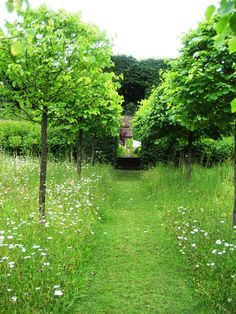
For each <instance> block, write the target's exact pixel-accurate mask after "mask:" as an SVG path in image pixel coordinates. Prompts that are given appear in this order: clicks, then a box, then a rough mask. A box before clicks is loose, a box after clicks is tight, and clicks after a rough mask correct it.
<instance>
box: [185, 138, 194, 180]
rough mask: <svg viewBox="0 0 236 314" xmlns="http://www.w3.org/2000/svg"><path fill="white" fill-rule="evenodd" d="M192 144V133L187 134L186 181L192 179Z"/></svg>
mask: <svg viewBox="0 0 236 314" xmlns="http://www.w3.org/2000/svg"><path fill="white" fill-rule="evenodd" d="M192 144H193V135H192V132H189V136H188V153H187V159H186V174H187V179H188V180H190V179H191V177H192Z"/></svg>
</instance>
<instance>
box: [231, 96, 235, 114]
mask: <svg viewBox="0 0 236 314" xmlns="http://www.w3.org/2000/svg"><path fill="white" fill-rule="evenodd" d="M230 104H231V111H232V113H235V112H236V98H234V99H233V100H232V101H231V103H230Z"/></svg>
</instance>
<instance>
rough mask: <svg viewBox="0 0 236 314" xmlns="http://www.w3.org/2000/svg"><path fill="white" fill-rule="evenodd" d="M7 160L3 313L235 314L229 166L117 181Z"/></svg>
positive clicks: (2, 187)
mask: <svg viewBox="0 0 236 314" xmlns="http://www.w3.org/2000/svg"><path fill="white" fill-rule="evenodd" d="M38 172H39V161H38V160H37V159H30V158H12V157H9V156H6V155H4V154H2V155H0V176H1V181H0V210H1V217H0V252H1V255H0V286H1V289H0V312H1V313H67V312H68V313H173V314H176V313H179V314H182V313H207V314H208V313H234V312H235V306H236V304H235V301H236V296H235V291H236V287H235V283H236V270H235V265H236V256H235V250H236V245H235V231H234V229H233V228H232V225H231V213H232V208H233V180H232V178H233V175H232V167H231V165H227V164H226V165H219V166H216V167H213V168H202V167H198V166H195V167H194V171H193V178H192V180H191V182H188V181H187V180H186V178H185V174H184V170H183V169H181V168H178V169H177V168H173V167H169V166H161V165H160V166H157V167H156V168H154V169H150V170H149V171H143V172H121V171H120V172H117V171H115V170H113V169H112V168H111V167H110V166H105V165H102V166H101V165H96V166H95V167H89V166H84V168H83V175H82V177H81V178H78V176H77V173H76V167H75V165H74V164H73V163H68V162H61V163H56V162H49V166H48V183H47V188H48V190H47V216H46V223H45V224H42V223H39V214H38V209H37V208H38V206H37V198H38Z"/></svg>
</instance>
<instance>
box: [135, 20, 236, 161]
mask: <svg viewBox="0 0 236 314" xmlns="http://www.w3.org/2000/svg"><path fill="white" fill-rule="evenodd" d="M215 34H216V32H215V30H214V27H213V25H212V22H204V23H201V24H199V27H198V28H197V30H195V31H191V32H190V33H189V34H187V35H186V36H185V37H184V39H183V48H182V50H181V55H180V57H179V58H178V59H176V60H173V61H172V62H171V63H170V65H171V69H170V70H169V71H167V72H166V73H164V75H163V81H162V84H161V85H160V86H159V87H157V88H155V89H154V90H153V92H152V94H151V95H150V97H149V98H148V99H147V100H145V101H143V102H142V103H141V105H140V107H139V110H138V111H137V113H136V115H135V118H134V125H133V128H134V135H135V137H136V138H140V139H142V141H143V145H144V147H146V145H147V147H148V150H149V153H147V155H146V156H148V155H150V162H151V163H152V162H154V163H155V160H156V159H155V157H154V155H155V154H154V153H153V154H152V153H151V151H154V152H155V143H165V141H166V140H167V141H168V143H171V145H176V144H175V143H184V142H185V144H184V145H186V140H187V138H188V134H189V133H190V132H191V133H192V136H193V140H194V141H197V140H198V138H200V137H202V136H203V137H211V138H213V139H216V138H220V137H221V136H222V135H223V134H225V135H229V134H232V128H233V122H234V115H233V114H232V112H231V107H230V102H231V101H232V99H233V98H234V95H235V84H234V82H235V70H234V61H235V57H234V56H233V55H232V54H230V53H229V52H228V50H227V49H226V46H224V47H222V48H221V49H220V50H218V49H216V48H215V46H214V39H213V38H214V36H215ZM233 104H234V103H233V102H232V106H233ZM161 138H165V139H164V140H163V141H160V139H161ZM145 143H147V144H145ZM150 145H154V147H153V149H152V148H150ZM181 145H182V144H181ZM146 149H147V148H146ZM178 150H179V148H178V149H177V155H178ZM168 151H169V150H167V151H166V150H165V149H164V153H163V155H162V153H161V156H162V157H161V158H160V159H163V157H165V158H167V152H168ZM142 152H143V154H144V155H145V154H146V153H145V152H144V149H143V150H142ZM169 153H170V156H175V152H173V150H171V151H169ZM144 159H146V157H145V158H144ZM174 159H175V157H174Z"/></svg>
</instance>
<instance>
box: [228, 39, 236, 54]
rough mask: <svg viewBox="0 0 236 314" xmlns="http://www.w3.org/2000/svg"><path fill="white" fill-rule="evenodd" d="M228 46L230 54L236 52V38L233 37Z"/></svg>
mask: <svg viewBox="0 0 236 314" xmlns="http://www.w3.org/2000/svg"><path fill="white" fill-rule="evenodd" d="M228 45H229V52H230V53H234V52H236V36H234V37H232V38H231V39H230V40H229V42H228Z"/></svg>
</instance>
